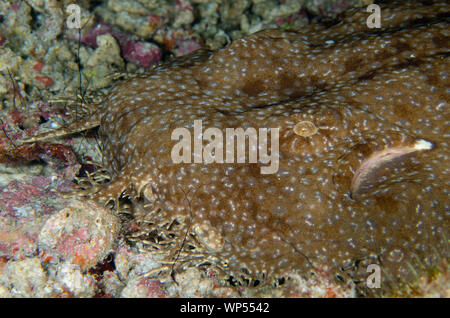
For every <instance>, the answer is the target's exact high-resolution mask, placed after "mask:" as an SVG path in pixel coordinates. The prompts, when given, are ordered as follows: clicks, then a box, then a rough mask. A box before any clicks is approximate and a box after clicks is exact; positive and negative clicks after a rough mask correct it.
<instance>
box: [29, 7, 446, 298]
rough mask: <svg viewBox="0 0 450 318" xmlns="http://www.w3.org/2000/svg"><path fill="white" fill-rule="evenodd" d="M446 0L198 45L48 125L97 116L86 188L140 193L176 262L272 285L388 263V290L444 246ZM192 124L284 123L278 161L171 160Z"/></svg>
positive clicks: (140, 206)
mask: <svg viewBox="0 0 450 318" xmlns="http://www.w3.org/2000/svg"><path fill="white" fill-rule="evenodd" d="M449 9H450V6H449V4H448V3H446V2H442V3H437V2H435V3H431V2H423V3H410V4H402V3H397V4H392V5H389V6H388V5H381V13H382V20H381V28H380V29H377V28H375V29H369V28H368V27H367V25H366V20H367V17H368V15H369V13H367V12H366V10H365V8H362V9H357V10H353V11H350V12H348V13H347V14H346V15H344V16H342V17H341V18H340V20H339V21H338V20H336V21H334V22H333V23H329V24H314V25H311V26H309V27H306V28H305V29H304V30H300V31H281V30H269V31H262V32H258V33H256V34H254V35H251V36H249V37H246V38H244V39H241V40H237V41H235V42H233V43H231V44H230V45H229V46H228V47H226V48H224V49H221V50H219V51H216V52H211V51H206V50H200V51H197V52H194V53H193V54H191V55H189V56H186V57H182V58H177V59H174V60H173V61H172V62H169V63H167V64H164V65H161V66H159V67H157V68H155V69H154V70H152V71H150V72H149V73H148V74H145V75H139V76H136V77H133V78H130V79H128V80H126V81H124V82H122V83H120V84H118V85H116V86H115V87H114V88H112V90H111V91H110V93H109V95H108V96H107V97H106V99H105V100H104V101H103V102H102V103H101V104H99V105H98V108H97V110H96V111H95V112H94V114H92V115H91V116H90V117H86V118H85V119H83V120H82V121H79V122H76V123H74V124H72V125H71V126H70V127H68V128H66V129H62V130H60V131H57V132H55V133H50V134H49V135H47V136H46V137H49V136H52V135H56V134H59V135H61V134H65V133H73V132H76V131H82V130H85V129H89V128H94V127H96V126H99V137H100V141H101V145H102V153H103V167H104V169H105V170H106V171H107V173H108V174H109V176H110V179H111V180H110V181H109V182H108V183H106V184H102V185H99V186H96V187H94V188H92V189H91V190H90V196H91V197H92V198H95V199H97V200H99V201H101V202H103V203H108V202H111V201H113V202H116V203H117V202H118V201H120V200H121V199H123V198H128V200H129V203H131V205H132V206H134V207H135V208H136V209H135V210H139V211H138V212H136V218H137V220H139V222H140V226H141V228H142V229H143V231H142V233H143V234H142V237H143V238H145V239H147V240H151V241H152V242H155V245H158V243H160V246H159V247H158V248H162V247H161V246H167V249H168V250H169V251H171V252H172V253H171V257H172V260H174V261H177V262H179V263H185V264H201V263H208V264H212V265H215V266H217V267H219V268H222V269H223V270H224V272H225V273H226V274H227V275H229V274H231V275H233V276H234V277H235V278H237V279H241V278H245V279H247V278H248V279H258V280H262V281H265V282H273V281H275V280H276V279H277V278H280V277H282V276H283V275H284V274H285V273H286V272H289V271H293V270H299V271H300V272H302V273H308V272H309V271H310V270H312V269H313V268H314V267H317V266H326V267H328V268H331V269H332V270H333V271H335V272H336V273H337V274H338V275H339V276H347V277H350V278H352V279H353V280H355V281H364V279H365V277H367V275H368V274H370V273H368V272H367V271H366V269H367V265H369V264H377V265H379V266H380V267H381V277H382V282H381V287H382V288H383V289H388V288H390V287H392V286H399V285H401V284H402V283H403V282H409V281H411V280H413V279H415V277H416V275H418V273H419V274H420V273H422V272H424V271H425V270H430V269H432V268H434V267H435V266H436V265H437V264H438V263H441V262H442V261H443V260H446V258H447V256H448V238H447V237H448V229H449V215H448V212H449V204H450V201H449V195H448V189H449V188H448V180H449V177H448V174H449V171H450V166H449V150H448V142H449V130H448V121H449V119H450V117H449V114H450V113H449V108H448V101H449V100H450V96H449V90H448V88H449V74H448V70H449V69H450V63H449V59H448V54H449V45H448V44H449V30H450V28H449V20H448V16H449V12H450V10H449ZM195 120H201V121H202V125H203V127H205V128H206V127H216V128H218V129H219V130H220V131H223V132H225V130H226V128H239V127H242V128H243V129H247V128H250V127H253V128H255V129H256V130H258V129H259V128H269V129H270V128H271V129H272V130H274V128H279V137H280V138H279V169H278V170H277V171H276V173H272V174H262V173H261V171H260V167H261V165H262V164H261V163H249V162H248V160H247V163H217V162H213V163H209V164H205V163H174V162H173V160H172V157H171V149H172V148H173V147H174V145H175V144H177V142H178V140H172V138H171V137H172V132H173V130H174V129H176V128H179V127H186V128H188V129H190V130H192V127H193V124H194V121H195ZM41 137H42V136H41ZM39 138H40V137H36V138H33V139H30V140H29V141H28V142H30V141H35V140H37V139H39ZM260 150H261V149H260ZM216 155H218V153H216ZM247 155H248V153H247ZM247 158H248V156H247ZM146 229H148V230H146ZM155 233H156V234H155ZM135 239H136V238H135ZM164 242H167V244H166V245H164V244H163V243H164Z"/></svg>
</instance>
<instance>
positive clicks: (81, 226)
mask: <svg viewBox="0 0 450 318" xmlns="http://www.w3.org/2000/svg"><path fill="white" fill-rule="evenodd" d="M118 233H119V221H118V218H117V217H116V216H114V215H113V214H112V212H111V211H110V210H107V209H104V208H102V207H99V206H97V205H95V204H94V203H91V202H75V203H72V204H71V205H70V206H69V207H67V208H64V209H62V210H61V211H59V212H58V213H57V214H55V215H53V216H52V217H50V218H49V219H48V221H47V222H46V224H45V225H44V227H43V228H42V230H41V232H40V234H39V241H38V246H39V251H40V257H41V260H42V261H44V262H52V261H53V260H56V259H62V260H64V261H69V262H71V263H73V264H77V265H79V266H80V267H81V268H84V269H88V268H90V267H92V266H94V265H96V264H97V262H99V261H101V260H103V258H105V257H106V256H107V255H108V253H109V252H111V250H112V249H113V247H114V245H115V242H116V238H117V235H118Z"/></svg>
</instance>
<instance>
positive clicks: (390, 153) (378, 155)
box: [350, 139, 433, 197]
mask: <svg viewBox="0 0 450 318" xmlns="http://www.w3.org/2000/svg"><path fill="white" fill-rule="evenodd" d="M430 149H433V143H432V142H430V141H427V140H425V139H418V140H416V142H415V143H414V144H412V145H410V146H399V147H390V148H386V149H384V150H382V151H377V152H375V153H374V154H372V155H371V156H370V157H369V158H368V159H366V160H365V161H364V162H363V163H362V164H361V165H360V166H359V168H358V170H356V172H355V174H354V176H353V179H352V183H351V186H350V191H351V194H352V197H357V196H358V195H361V194H364V193H366V192H368V191H369V190H370V189H371V188H372V187H373V185H374V184H375V183H376V182H375V181H376V180H375V179H378V178H379V177H380V172H381V169H383V168H385V167H386V166H388V165H396V164H398V161H399V160H404V159H406V158H407V157H408V156H407V155H408V154H411V153H413V152H416V151H422V150H430Z"/></svg>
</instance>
